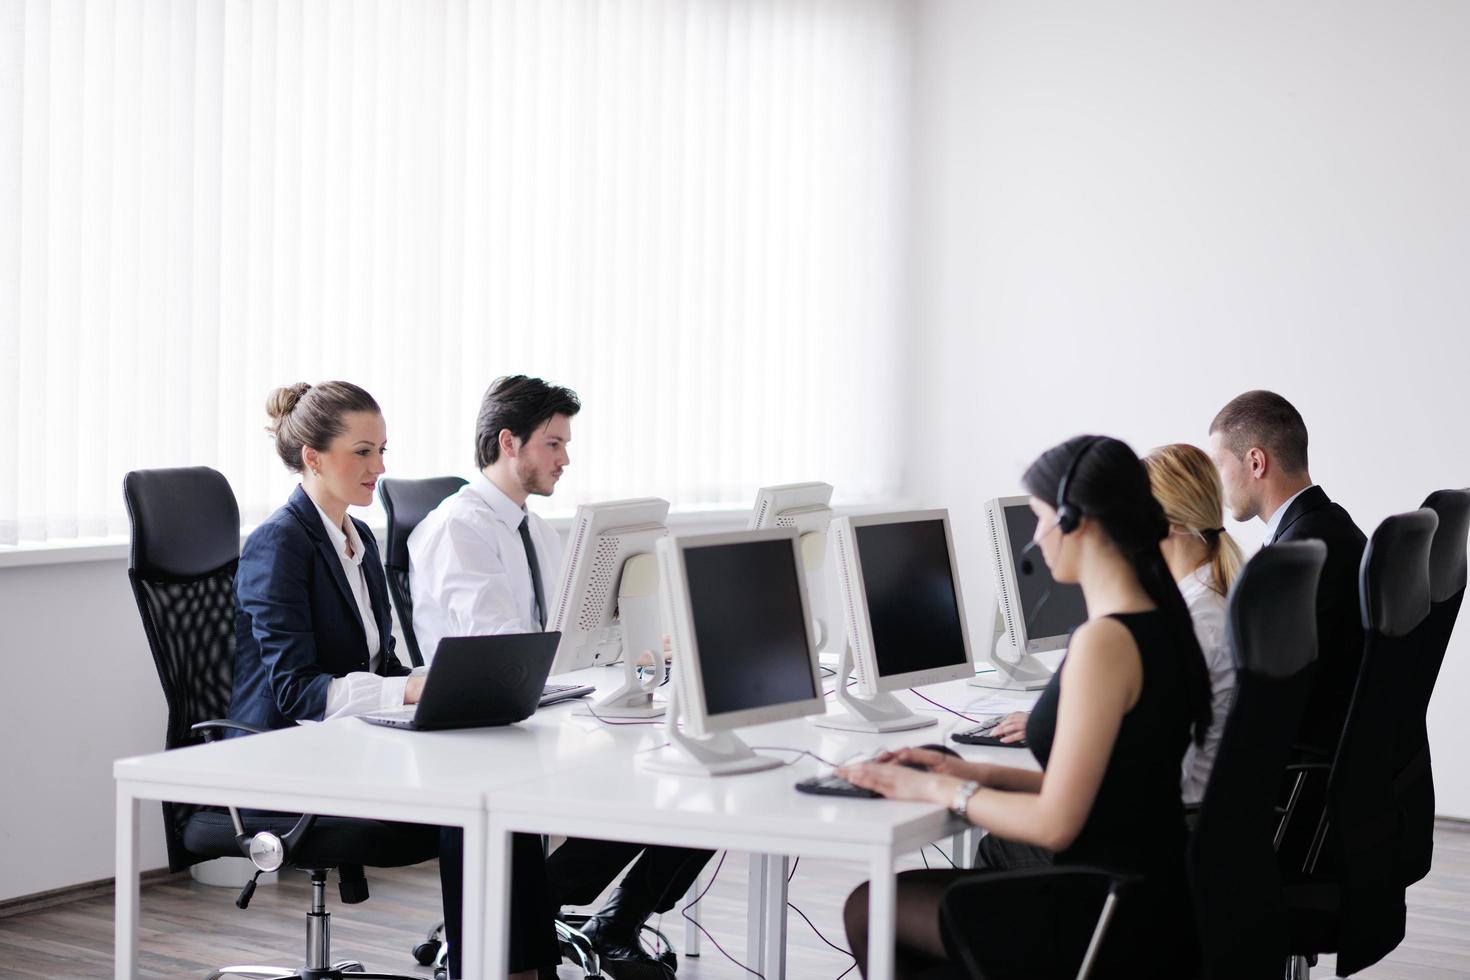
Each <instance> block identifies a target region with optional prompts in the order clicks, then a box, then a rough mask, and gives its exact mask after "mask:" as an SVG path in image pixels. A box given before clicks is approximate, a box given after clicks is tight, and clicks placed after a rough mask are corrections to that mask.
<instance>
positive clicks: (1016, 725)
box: [990, 711, 1031, 744]
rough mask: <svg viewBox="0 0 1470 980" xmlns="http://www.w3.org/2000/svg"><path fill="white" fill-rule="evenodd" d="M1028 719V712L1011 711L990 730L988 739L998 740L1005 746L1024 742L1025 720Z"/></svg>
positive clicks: (1029, 714)
mask: <svg viewBox="0 0 1470 980" xmlns="http://www.w3.org/2000/svg"><path fill="white" fill-rule="evenodd" d="M1030 717H1031V713H1030V712H1029V711H1012V712H1011V713H1010V714H1008V715H1006V716H1005V717H1004V718H1002V719H1001V720H1000V721H999V722H997V723H996V726H995V727H994V728H992V729H991V730H990V737H991V738H998V739H1000V740H1001V741H1002V742H1005V743H1007V744H1009V743H1011V742H1022V741H1025V739H1026V719H1027V718H1030Z"/></svg>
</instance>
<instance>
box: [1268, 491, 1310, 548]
mask: <svg viewBox="0 0 1470 980" xmlns="http://www.w3.org/2000/svg"><path fill="white" fill-rule="evenodd" d="M1316 485H1317V484H1315V483H1314V484H1312V486H1311V487H1302V488H1301V489H1300V490H1298V491H1297V492H1296V493H1294V494H1292V495H1291V496H1290V497H1287V498H1286V503H1284V504H1282V505H1281V506H1280V507H1277V508H1276V513H1274V514H1272V515H1271V519H1270V520H1269V521H1267V522H1266V539H1265V540H1264V541H1262V542H1261V547H1263V548H1264V547H1265V546H1266V545H1268V544H1272V543H1273V542H1275V540H1276V532H1277V531H1279V530H1281V520H1282V518H1284V517H1285V516H1286V512H1287V511H1288V510H1290V509H1291V505H1292V504H1294V503H1296V498H1298V497H1300V496H1301V495H1302V494H1304V493H1306V492H1307V491H1308V490H1310V489H1312V487H1315V486H1316Z"/></svg>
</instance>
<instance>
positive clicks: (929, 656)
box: [853, 520, 967, 677]
mask: <svg viewBox="0 0 1470 980" xmlns="http://www.w3.org/2000/svg"><path fill="white" fill-rule="evenodd" d="M853 534H854V535H856V537H857V553H858V562H859V564H860V565H861V566H862V570H863V589H864V591H865V592H866V593H867V600H868V622H869V624H870V625H871V626H872V628H873V649H874V651H875V652H876V653H877V655H878V674H879V675H880V676H882V677H891V676H893V675H895V674H909V673H912V672H914V671H916V670H930V669H932V668H935V667H952V666H954V665H956V664H962V663H965V662H966V661H967V658H966V657H965V635H964V629H963V628H962V627H961V625H960V606H959V602H958V601H957V597H956V596H955V588H954V575H953V574H952V572H951V571H950V563H949V540H948V539H947V538H946V537H945V534H944V522H943V521H941V520H933V521H908V522H905V523H902V524H871V525H869V526H867V527H857V528H853Z"/></svg>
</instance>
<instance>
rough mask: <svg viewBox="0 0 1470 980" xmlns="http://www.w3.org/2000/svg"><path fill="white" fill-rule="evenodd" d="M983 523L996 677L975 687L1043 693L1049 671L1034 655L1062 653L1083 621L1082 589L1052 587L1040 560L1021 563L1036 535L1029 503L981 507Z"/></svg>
mask: <svg viewBox="0 0 1470 980" xmlns="http://www.w3.org/2000/svg"><path fill="white" fill-rule="evenodd" d="M985 523H986V526H987V527H988V528H989V530H990V543H991V558H992V561H993V563H994V566H995V596H996V604H997V607H998V616H997V621H996V638H995V650H994V653H993V654H992V656H991V662H992V663H994V664H995V673H994V674H990V675H984V674H982V675H980V676H979V677H977V678H976V679H975V681H974V683H975V684H976V685H977V686H980V687H999V688H1009V689H1017V690H1027V691H1030V690H1035V689H1037V688H1040V687H1045V686H1046V682H1047V681H1048V680H1050V679H1051V670H1050V669H1049V668H1047V667H1046V666H1045V665H1044V664H1042V663H1041V662H1040V661H1038V660H1037V659H1036V657H1035V656H1034V655H1035V654H1037V653H1044V652H1046V651H1048V650H1060V649H1063V648H1064V647H1066V645H1067V639H1068V637H1070V636H1071V635H1072V631H1073V630H1074V629H1076V628H1077V627H1078V626H1080V625H1082V624H1083V623H1084V622H1086V621H1087V602H1086V601H1085V600H1084V599H1083V598H1082V588H1081V586H1078V585H1075V584H1071V585H1063V584H1061V583H1059V582H1057V581H1055V580H1054V579H1053V578H1052V577H1051V570H1050V569H1048V568H1047V567H1046V562H1045V561H1043V560H1042V558H1041V555H1039V554H1035V553H1033V554H1032V556H1031V557H1030V558H1023V555H1022V553H1023V551H1024V549H1025V547H1026V545H1027V544H1029V543H1030V542H1031V539H1032V538H1033V537H1034V536H1035V534H1036V513H1035V512H1034V511H1033V510H1032V509H1031V505H1030V498H1029V497H997V498H996V499H994V500H989V501H986V504H985ZM1023 564H1024V565H1025V566H1027V568H1029V572H1028V571H1027V569H1026V568H1023V567H1022V566H1023Z"/></svg>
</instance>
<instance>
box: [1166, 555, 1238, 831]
mask: <svg viewBox="0 0 1470 980" xmlns="http://www.w3.org/2000/svg"><path fill="white" fill-rule="evenodd" d="M1210 581H1211V572H1210V566H1209V565H1208V564H1205V565H1201V566H1200V567H1199V568H1196V569H1195V570H1194V571H1193V572H1191V573H1189V574H1188V575H1186V576H1184V578H1182V579H1180V580H1179V592H1180V594H1181V595H1183V596H1184V604H1185V605H1186V606H1188V607H1189V618H1190V619H1191V620H1192V621H1193V622H1194V635H1195V638H1196V639H1198V640H1199V648H1200V652H1201V653H1203V654H1204V655H1205V669H1206V670H1207V671H1209V675H1210V708H1211V710H1212V716H1211V719H1210V727H1209V730H1208V731H1207V732H1206V733H1205V741H1204V744H1203V745H1196V744H1195V743H1194V741H1193V740H1192V739H1191V740H1190V743H1189V747H1188V748H1187V749H1186V750H1185V752H1184V777H1183V783H1182V786H1181V789H1182V795H1183V797H1184V802H1185V803H1186V804H1193V803H1198V802H1199V801H1200V800H1201V799H1203V798H1204V795H1205V785H1206V784H1207V783H1208V782H1209V780H1210V769H1211V768H1212V767H1213V766H1214V764H1215V753H1216V752H1217V751H1218V750H1219V748H1220V738H1221V736H1222V735H1223V734H1224V732H1225V717H1226V716H1227V715H1228V714H1229V713H1230V705H1231V702H1232V700H1233V699H1234V697H1235V656H1234V654H1232V653H1231V650H1230V633H1229V628H1228V626H1227V623H1226V618H1227V607H1226V603H1225V597H1224V596H1223V595H1221V594H1220V593H1218V592H1216V591H1215V590H1214V588H1213V587H1211V585H1210Z"/></svg>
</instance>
